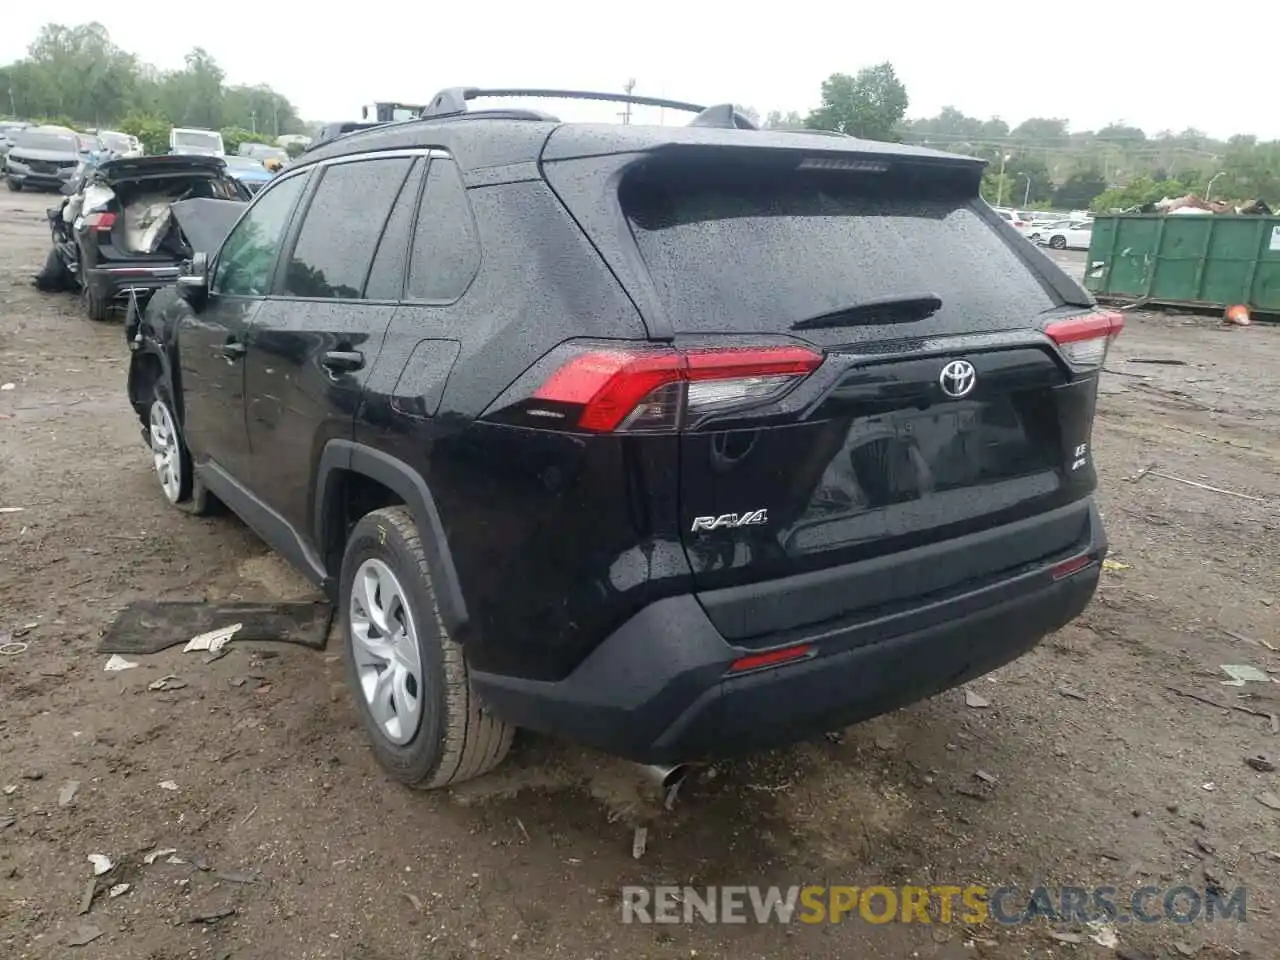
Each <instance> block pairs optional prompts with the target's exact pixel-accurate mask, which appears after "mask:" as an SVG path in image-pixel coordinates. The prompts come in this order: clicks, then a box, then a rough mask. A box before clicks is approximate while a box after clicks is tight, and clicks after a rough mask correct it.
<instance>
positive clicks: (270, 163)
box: [236, 143, 289, 171]
mask: <svg viewBox="0 0 1280 960" xmlns="http://www.w3.org/2000/svg"><path fill="white" fill-rule="evenodd" d="M236 153H238V154H239V155H240V156H242V157H252V158H253V159H254V160H257V161H258V162H259V163H261V164H262V165H263V166H264V167H266V168H267V169H268V170H273V171H274V170H279V169H280V168H281V167H283V166H284V165H285V164H286V163H288V162H289V151H288V150H286V149H285V148H284V147H273V146H271V144H269V143H242V144H240V146H239V148H238V149H237V150H236Z"/></svg>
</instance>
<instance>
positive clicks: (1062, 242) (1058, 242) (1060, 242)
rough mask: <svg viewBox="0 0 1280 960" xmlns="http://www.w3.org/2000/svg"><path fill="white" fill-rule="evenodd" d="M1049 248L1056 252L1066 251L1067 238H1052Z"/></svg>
mask: <svg viewBox="0 0 1280 960" xmlns="http://www.w3.org/2000/svg"><path fill="white" fill-rule="evenodd" d="M1049 246H1050V247H1052V248H1053V249H1054V250H1065V249H1067V238H1066V237H1064V236H1062V234H1058V235H1056V236H1052V237H1050V238H1049Z"/></svg>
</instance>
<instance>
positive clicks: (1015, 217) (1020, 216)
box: [995, 207, 1031, 233]
mask: <svg viewBox="0 0 1280 960" xmlns="http://www.w3.org/2000/svg"><path fill="white" fill-rule="evenodd" d="M995 211H996V213H998V214H1000V216H1002V217H1003V218H1004V219H1006V220H1008V221H1009V225H1010V226H1012V227H1013V228H1014V229H1015V230H1017V231H1019V232H1021V233H1025V232H1026V229H1027V227H1029V226H1031V214H1029V213H1025V212H1023V211H1021V210H1010V209H1008V208H1007V207H996V208H995Z"/></svg>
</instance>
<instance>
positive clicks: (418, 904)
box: [402, 890, 422, 913]
mask: <svg viewBox="0 0 1280 960" xmlns="http://www.w3.org/2000/svg"><path fill="white" fill-rule="evenodd" d="M402 893H403V895H404V898H405V899H406V900H408V901H409V902H410V903H411V904H413V909H414V910H417V911H418V912H419V913H421V912H422V901H421V900H419V899H418V898H417V897H415V896H414V895H413V894H412V893H409V891H407V890H405V891H402Z"/></svg>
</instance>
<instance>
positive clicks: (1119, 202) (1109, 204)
mask: <svg viewBox="0 0 1280 960" xmlns="http://www.w3.org/2000/svg"><path fill="white" fill-rule="evenodd" d="M1189 192H1190V191H1189V190H1188V189H1187V185H1186V184H1184V183H1180V182H1179V181H1177V180H1152V179H1151V178H1150V177H1138V178H1136V179H1134V180H1132V181H1130V182H1129V183H1127V184H1125V185H1124V186H1123V187H1115V188H1113V189H1111V190H1107V191H1105V192H1103V193H1100V194H1099V195H1098V196H1096V197H1094V198H1093V202H1092V203H1091V204H1090V205H1089V208H1090V209H1091V210H1096V211H1098V212H1099V213H1105V212H1107V211H1111V210H1129V209H1131V208H1133V207H1142V206H1146V205H1147V204H1148V203H1155V202H1156V201H1157V200H1163V199H1164V198H1165V197H1182V196H1186V194H1187V193H1189Z"/></svg>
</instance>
